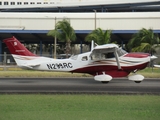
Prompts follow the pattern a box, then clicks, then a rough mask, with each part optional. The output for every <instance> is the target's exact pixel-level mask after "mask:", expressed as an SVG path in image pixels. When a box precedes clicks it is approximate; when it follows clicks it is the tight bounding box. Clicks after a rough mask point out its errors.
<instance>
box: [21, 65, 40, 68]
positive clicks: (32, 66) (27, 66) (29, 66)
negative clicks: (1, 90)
mask: <svg viewBox="0 0 160 120" xmlns="http://www.w3.org/2000/svg"><path fill="white" fill-rule="evenodd" d="M19 66H20V67H22V68H29V69H33V68H34V67H37V66H40V64H22V65H19Z"/></svg>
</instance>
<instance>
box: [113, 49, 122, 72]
mask: <svg viewBox="0 0 160 120" xmlns="http://www.w3.org/2000/svg"><path fill="white" fill-rule="evenodd" d="M114 55H115V58H116V61H117V65H118V69H119V70H121V66H120V63H119V56H118V54H117V49H116V48H115V50H114Z"/></svg>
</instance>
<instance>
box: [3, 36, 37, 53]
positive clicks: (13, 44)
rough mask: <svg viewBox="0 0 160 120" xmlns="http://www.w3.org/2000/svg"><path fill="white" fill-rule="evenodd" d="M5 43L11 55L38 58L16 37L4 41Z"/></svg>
mask: <svg viewBox="0 0 160 120" xmlns="http://www.w3.org/2000/svg"><path fill="white" fill-rule="evenodd" d="M3 42H4V43H5V44H6V45H7V48H8V49H9V51H10V53H11V54H14V55H22V56H37V55H35V54H33V53H31V52H30V51H29V50H28V49H27V48H26V47H25V46H24V45H23V44H21V43H20V42H19V41H18V40H17V39H16V38H15V37H14V36H13V37H12V38H7V39H4V40H3Z"/></svg>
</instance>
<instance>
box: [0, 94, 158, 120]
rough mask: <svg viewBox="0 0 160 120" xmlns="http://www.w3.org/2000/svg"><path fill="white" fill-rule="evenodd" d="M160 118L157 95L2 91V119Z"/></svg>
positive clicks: (141, 119) (0, 115)
mask: <svg viewBox="0 0 160 120" xmlns="http://www.w3.org/2000/svg"><path fill="white" fill-rule="evenodd" d="M106 119H107V120H159V119H160V96H154V95H142V96H140V95H135V96H132V95H130V96H128V95H127V96H126V95H117V96H114V95H38V94H35V95H0V120H106Z"/></svg>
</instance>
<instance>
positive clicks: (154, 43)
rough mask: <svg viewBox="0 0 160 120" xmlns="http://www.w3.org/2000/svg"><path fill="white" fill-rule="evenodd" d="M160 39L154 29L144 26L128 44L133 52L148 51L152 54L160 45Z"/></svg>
mask: <svg viewBox="0 0 160 120" xmlns="http://www.w3.org/2000/svg"><path fill="white" fill-rule="evenodd" d="M159 42H160V39H159V37H158V34H155V33H154V32H153V30H152V29H148V30H147V29H145V28H142V29H141V30H140V31H139V32H138V33H136V34H134V35H133V37H132V39H131V40H130V41H129V43H128V44H127V46H128V48H130V49H131V51H132V52H147V53H150V54H151V55H152V54H154V53H155V52H156V50H155V48H156V47H159Z"/></svg>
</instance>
